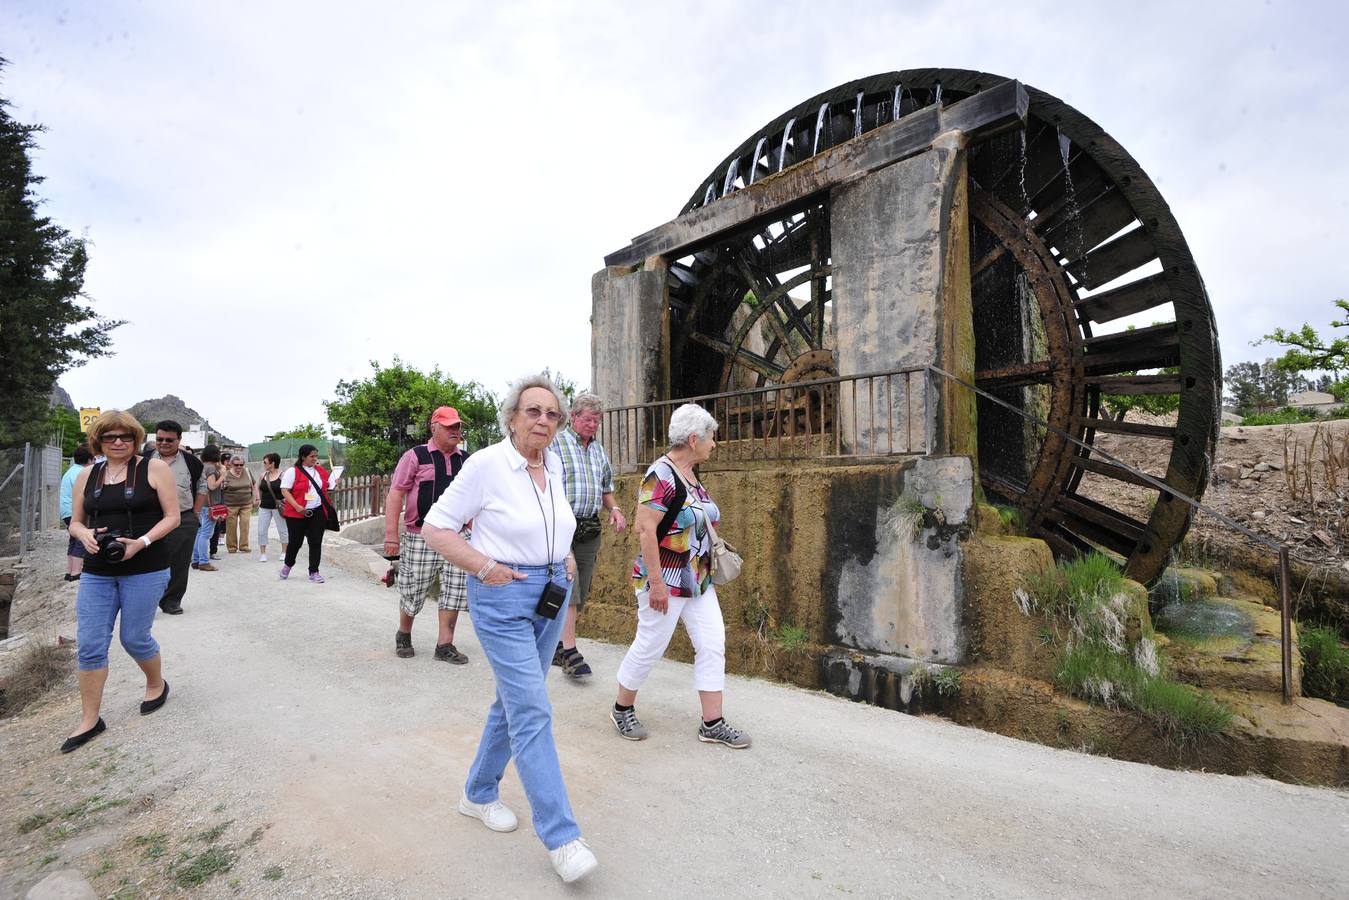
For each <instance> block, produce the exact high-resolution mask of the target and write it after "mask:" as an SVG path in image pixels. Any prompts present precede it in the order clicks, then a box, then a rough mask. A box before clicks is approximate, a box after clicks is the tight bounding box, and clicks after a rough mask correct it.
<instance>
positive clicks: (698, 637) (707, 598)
mask: <svg viewBox="0 0 1349 900" xmlns="http://www.w3.org/2000/svg"><path fill="white" fill-rule="evenodd" d="M716 430H717V420H716V419H714V418H713V417H712V415H711V414H710V413H709V412H708V411H707V410H705V409H703V408H702V407H701V406H698V405H697V404H694V403H685V404H684V405H683V406H681V407H679V408H678V409H676V410H675V411H674V414H673V415H671V416H670V427H669V435H670V449H669V451H668V452H666V454H665V455H664V456H662V457H661V458H660V459H658V460H656V461H655V462H654V463H652V464H651V468H649V469H647V470H646V477H645V478H644V479H642V488H641V491H640V492H639V494H638V496H637V504H638V505H637V520H636V526H637V541H638V546H639V548H640V551H641V552H640V554H639V555H638V557H637V562H636V564H635V565H634V566H633V573H632V582H633V587H634V588H635V589H636V591H637V637H636V638H634V639H633V642H632V646H631V647H630V648H629V649H628V652H627V655H626V656H624V657H623V663H622V664H621V665H620V666H619V667H618V699H617V700H616V702H615V703H614V708H613V709H612V710H611V711H610V713H609V717H610V718H611V719H612V720H613V723H614V727H615V728H617V729H618V733H619V734H620V735H621V736H623V737H625V738H627V739H628V740H630V741H640V740H644V739H645V738H646V736H647V730H646V726H644V725H643V724H642V723H641V722H640V721H639V720H638V718H637V712H636V709H635V708H634V707H635V704H636V703H637V691H638V690H640V689H641V687H642V684H643V682H645V681H646V677H647V675H648V674H650V672H651V667H652V666H654V665H655V664H656V661H657V660H658V659H660V658H661V656H663V655H664V653H665V648H666V647H667V646H669V643H670V638H671V637H673V636H674V630H675V625H676V624H677V623H678V622H679V621H681V620H682V621H683V623H684V630H685V631H687V632H688V635H689V640H690V641H692V643H693V653H694V656H693V686H694V688H696V689H697V691H698V700H699V702H700V703H701V705H702V713H703V718H702V724H700V725H699V726H698V740H700V741H704V742H706V743H709V744H725V745H726V746H728V747H734V748H735V749H737V750H741V749H744V748H745V747H748V746H749V745H750V739H749V735H747V734H745V733H744V732H743V731H740V730H739V729H736V728H733V727H732V726H731V724H730V723H729V722H727V721H726V719H725V718H724V717H723V716H722V709H721V706H722V690H723V688H724V687H725V684H726V625H725V623H724V622H723V621H722V618H721V606H720V604H718V602H717V591H716V588H715V587H713V586H712V529H713V528H715V527H716V526H717V525H718V524H719V523H720V520H721V512H720V510H719V509H718V508H717V505H716V504H715V503H714V502H712V498H711V497H710V496H709V495H708V493H707V488H706V487H704V486H703V484H702V482H701V481H699V479H698V474H697V472H696V471H695V467H696V466H697V465H698V464H699V463H702V462H706V461H707V458H708V457H709V456H711V455H712V451H713V450H715V449H716V446H717V442H716V441H715V440H714V439H713V433H714V432H715V431H716ZM648 560H656V561H657V562H658V569H659V574H658V577H652V576H651V575H650V574H649V572H650V570H649V567H648V565H647V561H648Z"/></svg>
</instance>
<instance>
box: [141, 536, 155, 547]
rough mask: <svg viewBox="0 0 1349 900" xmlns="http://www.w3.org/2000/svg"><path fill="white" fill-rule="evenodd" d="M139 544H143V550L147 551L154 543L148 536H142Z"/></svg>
mask: <svg viewBox="0 0 1349 900" xmlns="http://www.w3.org/2000/svg"><path fill="white" fill-rule="evenodd" d="M141 543H142V544H144V545H145V548H146V549H147V550H148V549H149V548H150V545H151V544H153V543H154V541H152V540H150V535H148V534H143V535H141Z"/></svg>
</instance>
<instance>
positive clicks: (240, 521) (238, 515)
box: [221, 453, 261, 553]
mask: <svg viewBox="0 0 1349 900" xmlns="http://www.w3.org/2000/svg"><path fill="white" fill-rule="evenodd" d="M221 494H222V495H223V496H224V498H225V507H226V508H227V509H228V510H229V514H228V515H227V516H226V517H225V547H226V549H228V550H229V552H231V553H247V552H248V525H249V521H250V520H251V519H252V517H253V473H252V472H249V471H248V469H247V468H245V467H244V458H243V457H242V456H240V455H239V454H237V453H236V454H234V455H233V456H231V457H230V459H229V465H228V466H226V467H225V481H224V483H223V484H222V486H221ZM259 542H261V541H259Z"/></svg>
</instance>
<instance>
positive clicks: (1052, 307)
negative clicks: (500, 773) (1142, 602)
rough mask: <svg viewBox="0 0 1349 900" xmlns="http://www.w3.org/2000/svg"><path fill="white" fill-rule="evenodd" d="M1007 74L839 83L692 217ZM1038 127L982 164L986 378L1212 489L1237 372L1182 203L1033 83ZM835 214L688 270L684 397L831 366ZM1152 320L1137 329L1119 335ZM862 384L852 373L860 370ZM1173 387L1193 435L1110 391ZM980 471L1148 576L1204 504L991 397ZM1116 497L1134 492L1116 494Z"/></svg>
mask: <svg viewBox="0 0 1349 900" xmlns="http://www.w3.org/2000/svg"><path fill="white" fill-rule="evenodd" d="M1003 81H1005V79H1004V78H1002V77H1000V76H996V75H989V74H985V73H979V72H970V71H965V70H955V69H913V70H908V71H903V72H892V73H887V74H883V75H876V76H872V77H870V78H865V79H861V80H859V81H854V82H850V83H848V84H844V85H840V86H839V87H837V88H834V89H832V90H830V91H826V92H824V93H822V94H820V95H818V96H816V97H812V98H811V99H809V100H806V101H805V102H803V103H801V104H799V105H797V106H796V107H794V108H792V109H790V110H788V111H786V112H785V113H783V114H782V115H780V116H778V117H777V118H775V119H774V120H773V121H771V122H769V123H768V124H767V125H765V126H764V127H763V128H761V129H759V130H758V131H756V132H755V133H754V134H753V135H751V136H750V137H749V138H748V139H747V140H746V141H745V142H744V143H743V144H741V145H740V146H739V147H737V148H736V149H735V150H734V151H733V152H732V153H731V154H730V155H729V156H727V157H726V159H724V160H722V162H721V163H719V164H718V165H717V167H716V168H715V169H714V170H713V171H712V173H711V174H710V175H709V176H708V178H706V179H705V180H704V181H703V182H702V183H701V184H700V185H699V186H698V188H697V190H695V191H694V193H693V195H692V196H691V197H690V198H689V201H688V203H687V204H685V206H684V208H683V210H681V212H688V211H689V210H691V209H694V208H695V207H698V206H701V205H704V204H705V203H708V202H710V201H711V200H713V199H715V198H718V197H721V196H723V195H725V194H726V193H728V192H730V191H734V190H736V189H739V188H741V187H744V186H746V185H748V184H750V183H752V182H753V181H755V180H757V179H758V178H762V177H763V176H764V175H766V174H769V173H773V172H778V171H781V170H782V169H783V168H785V167H788V166H791V165H793V164H795V163H797V162H800V161H801V160H803V159H805V158H807V157H809V156H811V155H813V154H815V153H819V152H821V151H823V150H826V149H828V148H829V147H832V146H835V145H837V144H839V143H842V142H843V141H846V140H850V139H851V138H853V137H855V136H858V135H860V134H862V133H863V132H865V131H869V130H870V129H872V128H875V127H876V126H877V125H879V124H884V123H886V122H890V121H892V120H894V119H895V118H898V117H900V116H902V115H906V114H908V113H910V112H912V111H913V110H915V109H918V108H920V107H924V106H928V105H930V104H933V103H949V102H952V101H955V100H959V99H963V98H965V97H968V96H971V95H973V94H976V93H978V92H980V91H981V90H984V89H986V88H990V87H992V86H994V85H996V84H999V83H1001V82H1003ZM1026 90H1027V93H1028V94H1029V96H1030V100H1031V103H1030V114H1029V120H1028V124H1027V127H1026V129H1025V130H1024V131H1020V130H1018V131H1015V132H1011V133H1008V134H1004V135H1001V136H998V137H995V138H993V139H991V140H989V141H986V142H984V143H981V144H978V145H976V146H975V147H973V148H971V150H970V155H969V177H970V185H969V187H970V197H971V203H970V207H971V208H970V212H971V217H970V218H971V222H970V228H971V231H972V234H971V247H972V250H971V277H972V282H971V289H972V296H973V305H974V330H975V340H976V369H977V375H976V382H977V383H978V385H979V386H980V387H981V388H982V389H984V390H986V391H988V392H989V393H991V394H994V395H995V396H997V397H999V398H1001V399H1003V400H1005V401H1006V402H1008V403H1010V404H1012V405H1013V406H1016V407H1017V408H1020V409H1024V410H1026V411H1027V412H1029V413H1031V414H1033V415H1035V416H1036V417H1038V418H1041V419H1044V420H1047V421H1048V422H1050V423H1051V424H1052V425H1054V426H1056V427H1058V428H1060V429H1062V430H1064V431H1065V432H1067V433H1069V434H1071V435H1073V436H1074V437H1076V438H1077V439H1079V440H1081V441H1083V442H1085V443H1087V444H1091V443H1092V442H1093V441H1094V439H1095V436H1096V434H1097V433H1098V432H1114V433H1122V434H1130V435H1134V436H1137V437H1139V438H1143V439H1147V440H1154V441H1162V442H1166V443H1168V444H1169V445H1170V456H1169V461H1168V464H1167V467H1166V470H1165V471H1164V472H1156V473H1151V474H1154V475H1155V476H1156V477H1157V478H1159V479H1161V480H1164V481H1165V482H1166V483H1167V484H1168V485H1170V486H1171V487H1173V488H1175V489H1176V490H1178V491H1180V492H1181V493H1183V494H1187V495H1189V496H1192V497H1199V496H1201V495H1202V493H1203V491H1204V488H1205V485H1206V483H1207V479H1208V471H1209V465H1210V461H1211V458H1212V452H1213V447H1214V443H1215V441H1216V438H1217V425H1218V411H1219V398H1220V388H1221V382H1220V373H1221V364H1220V360H1219V356H1218V341H1217V333H1216V330H1215V326H1214V321H1213V311H1212V309H1211V307H1210V305H1209V302H1208V296H1207V294H1206V293H1205V291H1204V285H1203V281H1202V279H1201V278H1200V276H1199V272H1198V269H1197V268H1196V266H1195V263H1194V259H1193V258H1192V257H1191V255H1190V251H1189V248H1188V247H1187V246H1186V243H1185V239H1184V236H1183V235H1182V234H1181V232H1180V228H1179V226H1178V225H1177V224H1176V221H1175V219H1174V217H1173V216H1172V215H1171V211H1170V209H1169V208H1168V207H1167V205H1166V202H1165V201H1164V200H1163V199H1162V196H1161V194H1160V193H1159V192H1158V190H1157V188H1156V186H1155V185H1154V184H1153V183H1152V181H1151V179H1149V178H1148V176H1147V174H1146V173H1145V172H1144V171H1143V170H1142V168H1141V167H1140V166H1139V165H1138V163H1137V162H1135V161H1134V159H1133V158H1132V157H1131V156H1130V155H1129V154H1128V153H1127V152H1126V151H1125V150H1124V148H1123V147H1121V146H1120V145H1119V144H1118V143H1117V142H1116V141H1115V140H1114V139H1113V138H1111V137H1110V136H1109V135H1108V134H1106V133H1105V132H1104V131H1103V130H1102V129H1101V128H1100V127H1099V126H1098V125H1096V123H1095V122H1093V121H1091V120H1090V119H1088V118H1087V117H1086V116H1084V115H1082V114H1081V113H1080V112H1078V111H1077V110H1075V109H1073V108H1072V107H1069V106H1068V105H1067V104H1065V103H1063V102H1062V101H1060V100H1058V99H1056V98H1055V97H1052V96H1050V95H1049V94H1046V93H1044V92H1042V91H1039V90H1036V89H1034V88H1030V87H1027V89H1026ZM830 304H831V299H830V233H829V209H828V204H827V203H819V202H816V203H814V204H813V205H809V206H806V207H805V208H802V209H798V210H795V211H792V212H791V213H790V214H789V215H786V216H785V218H783V219H782V220H781V221H779V222H776V223H773V224H771V225H769V226H767V227H764V228H761V229H758V230H756V231H755V233H753V234H746V235H739V236H737V237H735V238H733V239H728V240H726V241H723V242H721V243H719V244H718V245H716V246H714V247H710V248H707V249H704V250H702V251H701V252H699V253H697V254H696V255H694V256H691V257H687V258H685V259H682V260H679V261H677V262H675V263H673V264H672V265H671V267H670V306H671V341H672V348H671V349H672V353H671V359H672V360H673V361H674V363H673V368H672V371H671V373H670V374H671V387H672V391H673V394H674V396H690V395H696V394H706V393H714V392H719V391H728V390H735V389H738V388H744V387H751V386H761V385H766V384H780V383H787V382H789V381H793V380H803V378H802V375H803V373H809V375H808V377H821V376H822V375H825V374H829V373H830V372H831V371H832V369H831V363H832V359H833V356H832V353H831V352H830V351H832V349H833V347H832V337H831V334H830V329H829V324H828V323H829V316H830ZM1129 317H1134V319H1135V320H1136V323H1137V324H1136V327H1132V328H1131V329H1130V330H1122V329H1121V328H1120V322H1121V320H1126V319H1128V318H1129ZM843 374H848V373H843ZM1111 394H1114V395H1138V394H1154V395H1174V396H1176V397H1178V399H1179V413H1178V417H1177V421H1176V423H1175V425H1174V426H1173V425H1157V424H1144V423H1141V422H1125V421H1115V420H1114V419H1113V418H1112V417H1110V416H1108V415H1106V414H1105V413H1104V412H1103V411H1102V410H1103V407H1102V395H1111ZM978 415H979V438H980V440H979V446H980V459H979V468H980V477H981V479H982V482H983V484H984V487H985V489H986V490H987V491H989V492H990V493H992V494H994V495H997V496H999V497H1002V498H1004V499H1006V500H1009V501H1011V502H1014V503H1016V504H1017V505H1018V506H1020V508H1021V509H1022V511H1023V513H1024V515H1025V518H1026V522H1027V524H1028V526H1029V528H1030V529H1031V530H1032V532H1033V533H1035V534H1037V535H1039V536H1040V537H1043V538H1044V539H1045V540H1047V541H1048V542H1049V543H1050V545H1051V546H1052V547H1053V548H1054V550H1055V551H1056V552H1058V553H1060V554H1065V555H1067V554H1074V553H1078V552H1082V551H1085V550H1088V549H1091V548H1093V547H1103V548H1106V549H1108V550H1111V551H1113V552H1115V553H1118V554H1119V555H1121V556H1122V557H1124V558H1125V560H1126V571H1127V572H1128V574H1129V575H1130V576H1131V577H1134V578H1137V579H1139V580H1142V581H1144V582H1149V581H1151V580H1153V579H1154V578H1156V576H1157V575H1159V574H1160V572H1161V571H1162V569H1163V568H1164V567H1165V565H1166V560H1167V556H1168V553H1169V551H1170V549H1171V548H1172V547H1173V546H1174V545H1175V544H1177V543H1178V542H1179V541H1180V539H1181V538H1182V537H1183V536H1184V534H1185V531H1186V530H1187V529H1188V527H1189V523H1190V517H1191V509H1190V507H1189V506H1188V504H1185V503H1182V502H1178V501H1175V500H1174V499H1172V498H1171V496H1170V495H1169V494H1168V493H1166V492H1164V491H1158V490H1157V489H1155V488H1153V487H1151V486H1149V485H1148V484H1147V483H1146V482H1144V481H1142V480H1141V479H1139V478H1137V477H1136V476H1134V475H1132V474H1131V473H1129V472H1127V471H1125V470H1123V469H1121V468H1119V467H1118V466H1115V465H1113V464H1111V463H1110V462H1108V461H1106V460H1104V459H1102V458H1101V457H1099V456H1098V455H1096V454H1093V453H1092V452H1090V451H1087V450H1083V449H1081V448H1079V447H1077V446H1076V445H1074V444H1072V443H1071V442H1069V441H1066V440H1064V439H1062V438H1061V437H1059V436H1058V435H1056V434H1054V433H1053V432H1052V431H1046V430H1045V429H1043V428H1036V427H1034V426H1031V425H1028V424H1027V423H1026V422H1025V421H1024V420H1023V419H1022V418H1021V417H1020V416H1017V415H1016V414H1015V413H1012V412H1010V411H1008V410H1006V409H1003V408H1001V407H999V406H998V405H997V404H994V403H991V402H989V401H987V400H985V399H983V398H980V401H979V406H978ZM1084 477H1085V478H1087V479H1089V480H1090V479H1109V480H1111V481H1114V482H1118V483H1119V484H1121V485H1123V486H1125V488H1126V493H1127V491H1133V492H1135V493H1136V494H1138V495H1145V496H1144V497H1143V499H1144V500H1145V501H1148V502H1143V503H1131V504H1129V507H1130V508H1147V507H1148V506H1149V505H1151V510H1152V511H1151V513H1150V514H1149V516H1148V518H1147V520H1146V521H1143V520H1141V519H1139V518H1137V517H1135V516H1134V515H1131V514H1130V513H1128V512H1126V511H1124V509H1123V508H1117V507H1122V506H1123V504H1120V503H1116V504H1115V505H1114V506H1112V505H1110V504H1107V503H1105V502H1101V501H1100V500H1096V499H1092V498H1091V497H1089V496H1087V495H1086V494H1087V493H1088V490H1087V489H1086V487H1085V485H1084V481H1083V479H1084ZM1112 493H1116V494H1117V493H1119V492H1118V491H1116V492H1112Z"/></svg>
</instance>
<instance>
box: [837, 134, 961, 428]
mask: <svg viewBox="0 0 1349 900" xmlns="http://www.w3.org/2000/svg"><path fill="white" fill-rule="evenodd" d="M965 182H966V172H965V158H964V154H963V152H961V151H960V149H959V135H956V134H952V135H950V136H943V138H941V139H938V141H937V142H936V143H934V146H933V149H932V150H929V151H928V152H926V153H923V154H921V155H919V156H915V157H911V158H909V159H906V160H903V161H901V162H898V163H895V164H894V165H892V166H888V167H886V168H884V169H881V170H880V171H878V172H875V173H873V174H871V175H869V176H867V177H866V178H863V179H861V180H859V181H856V182H853V183H851V184H847V185H843V186H841V187H838V188H835V189H834V190H833V191H832V192H831V196H830V231H831V251H830V252H831V256H832V266H833V303H832V304H831V305H832V307H833V324H834V329H835V330H834V334H835V346H836V347H837V348H838V367H839V373H840V374H842V375H855V374H861V373H864V372H877V371H885V370H889V369H897V368H902V367H906V366H923V365H936V366H940V367H941V368H943V369H945V370H946V371H948V372H951V373H952V374H955V375H959V376H960V377H962V378H966V379H968V380H971V381H972V380H973V374H974V373H973V368H974V339H973V326H972V312H971V307H970V291H969V221H968V213H967V194H966V187H965ZM869 388H870V390H869ZM953 388H954V386H952V385H949V384H948V383H946V382H944V380H941V379H934V380H933V381H932V383H931V384H930V385H928V384H925V383H924V379H923V377H922V376H920V375H914V376H912V377H911V378H908V379H899V380H896V381H893V382H892V383H890V384H886V383H884V382H882V381H880V380H877V382H875V384H874V385H870V386H869V385H868V384H867V383H866V382H862V383H861V384H860V385H859V386H858V396H857V397H856V398H854V397H853V396H851V391H850V390H849V389H848V388H847V387H846V386H845V388H844V390H843V392H842V396H840V398H839V406H840V422H841V424H842V429H843V431H842V433H843V440H844V442H845V443H847V444H849V445H850V446H855V447H856V448H857V449H858V450H860V451H862V452H865V451H866V449H867V448H868V447H871V446H873V442H875V445H878V446H879V447H881V448H884V447H885V442H886V441H887V440H889V439H890V430H891V428H893V429H894V431H895V432H896V437H895V440H896V443H897V445H898V443H899V440H898V438H899V437H904V438H906V439H907V440H906V442H907V443H909V449H911V450H913V451H914V452H918V453H922V452H924V451H930V452H934V453H937V452H943V453H967V454H971V455H972V454H973V453H974V434H975V431H974V427H973V426H974V418H973V414H974V397H973V396H972V395H970V393H969V392H968V391H965V390H963V389H960V388H954V389H953ZM854 410H855V412H854ZM891 422H893V426H891V425H890V424H889V423H891Z"/></svg>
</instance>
